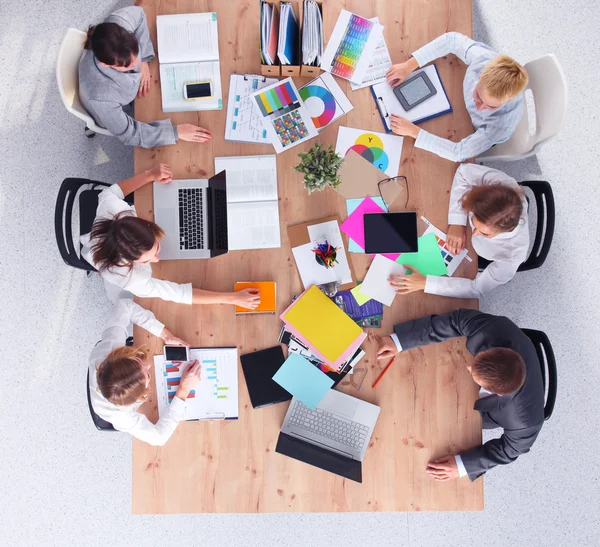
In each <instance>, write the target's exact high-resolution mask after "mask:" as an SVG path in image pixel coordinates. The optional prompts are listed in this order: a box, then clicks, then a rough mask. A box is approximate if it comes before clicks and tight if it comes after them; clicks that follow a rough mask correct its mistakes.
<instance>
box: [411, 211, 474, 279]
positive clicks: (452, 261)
mask: <svg viewBox="0 0 600 547" xmlns="http://www.w3.org/2000/svg"><path fill="white" fill-rule="evenodd" d="M421 220H422V221H423V222H424V223H425V224H427V229H426V230H425V232H424V233H423V235H428V234H434V235H435V240H436V242H437V244H438V247H439V248H440V252H441V253H442V258H443V259H444V262H445V263H446V269H447V270H448V275H449V276H451V275H452V274H453V273H454V272H455V271H456V269H457V268H458V267H459V266H460V264H461V262H462V261H463V260H464V259H465V258H466V259H467V260H468V261H469V262H473V259H472V258H471V257H470V256H469V255H468V252H469V251H468V249H463V250H462V251H461V252H460V253H458V254H457V255H455V254H454V253H453V252H451V251H450V249H448V247H447V246H446V238H447V237H448V236H447V235H446V234H445V233H444V232H442V231H441V230H440V229H438V228H436V227H435V226H434V225H433V224H431V222H429V221H428V220H427V219H426V218H425V217H421Z"/></svg>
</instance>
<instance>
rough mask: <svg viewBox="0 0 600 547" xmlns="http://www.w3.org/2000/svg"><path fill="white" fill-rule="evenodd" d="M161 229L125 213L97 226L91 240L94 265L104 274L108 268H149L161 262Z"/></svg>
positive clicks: (95, 224) (98, 222)
mask: <svg viewBox="0 0 600 547" xmlns="http://www.w3.org/2000/svg"><path fill="white" fill-rule="evenodd" d="M163 235H164V232H163V231H162V229H161V228H160V226H158V225H156V224H154V222H150V221H149V220H144V219H143V218H139V217H137V216H134V215H132V214H131V213H130V212H129V211H122V212H121V213H119V214H118V215H116V216H115V218H113V219H102V220H97V221H96V222H94V225H93V226H92V231H91V233H90V238H91V240H92V241H96V243H94V245H93V247H92V255H93V257H94V263H95V264H96V265H97V267H98V270H99V271H100V272H103V271H104V270H106V269H108V268H113V267H119V266H126V267H129V268H132V267H133V265H134V264H150V263H152V262H158V261H159V260H160V239H161V238H162V236H163Z"/></svg>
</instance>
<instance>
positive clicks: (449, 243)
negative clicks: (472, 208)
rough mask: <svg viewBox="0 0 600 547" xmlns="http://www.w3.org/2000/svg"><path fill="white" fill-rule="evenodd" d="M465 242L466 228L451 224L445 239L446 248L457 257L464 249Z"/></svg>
mask: <svg viewBox="0 0 600 547" xmlns="http://www.w3.org/2000/svg"><path fill="white" fill-rule="evenodd" d="M466 241H467V228H466V226H460V225H458V224H451V225H450V227H449V228H448V237H447V238H446V247H448V249H449V250H450V252H451V253H454V254H455V255H457V254H458V253H460V252H461V251H462V250H463V249H464V248H465V243H466Z"/></svg>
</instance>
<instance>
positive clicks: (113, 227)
mask: <svg viewBox="0 0 600 547" xmlns="http://www.w3.org/2000/svg"><path fill="white" fill-rule="evenodd" d="M171 179H172V172H171V168H170V167H169V166H168V165H165V164H163V163H161V164H158V165H156V166H155V167H153V168H152V169H148V170H147V171H144V172H142V173H140V174H139V175H135V176H134V177H132V178H130V179H127V180H124V181H122V182H119V183H118V184H113V185H112V186H110V187H108V188H107V189H106V190H103V191H102V192H101V193H100V195H99V196H98V208H97V209H96V218H95V220H94V225H93V226H92V231H91V233H89V234H86V235H84V236H82V237H81V243H82V244H83V249H82V251H81V254H82V256H83V258H84V259H85V260H87V261H88V262H89V263H90V264H91V265H92V266H94V268H96V269H97V270H98V272H99V273H100V276H101V277H102V279H103V280H104V282H105V285H106V288H107V292H108V293H109V297H110V296H111V295H114V294H115V293H119V290H120V291H121V294H120V295H119V297H122V296H126V293H125V294H123V293H122V291H127V292H129V293H131V294H134V295H135V296H139V297H141V298H162V299H163V300H170V301H172V302H178V303H181V304H237V305H239V306H242V307H244V308H248V309H254V308H256V306H258V304H259V303H260V296H259V294H258V291H256V290H255V289H245V290H243V291H239V292H228V293H221V292H213V291H205V290H203V289H197V288H195V287H192V284H191V283H174V282H172V281H166V280H164V279H156V278H154V277H152V263H154V262H158V261H159V260H160V240H161V238H162V236H163V235H164V232H163V231H162V229H161V228H160V226H158V225H156V224H155V223H154V222H150V221H149V220H144V219H141V218H139V217H138V216H137V215H136V213H135V208H134V207H133V206H131V205H129V204H128V203H127V202H126V201H125V199H124V198H125V196H126V195H128V194H130V193H131V192H134V191H135V190H138V189H139V188H141V187H142V186H145V185H146V184H148V183H150V182H152V181H157V182H159V183H161V184H167V183H169V182H171ZM111 300H113V301H114V300H115V298H111Z"/></svg>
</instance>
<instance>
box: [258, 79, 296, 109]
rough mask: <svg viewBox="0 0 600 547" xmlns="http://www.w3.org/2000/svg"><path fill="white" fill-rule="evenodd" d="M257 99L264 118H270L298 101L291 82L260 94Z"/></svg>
mask: <svg viewBox="0 0 600 547" xmlns="http://www.w3.org/2000/svg"><path fill="white" fill-rule="evenodd" d="M256 97H257V98H258V101H257V104H258V106H259V108H260V110H261V112H262V115H263V116H268V115H270V114H272V113H273V112H277V111H278V110H281V109H282V108H285V107H287V106H289V105H291V104H293V103H295V102H297V101H298V98H297V97H296V93H295V92H294V90H293V88H292V86H291V85H290V83H289V82H285V83H284V84H282V85H279V86H276V87H274V88H272V89H268V90H267V91H265V92H263V93H259V94H258V95H257V96H256Z"/></svg>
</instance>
